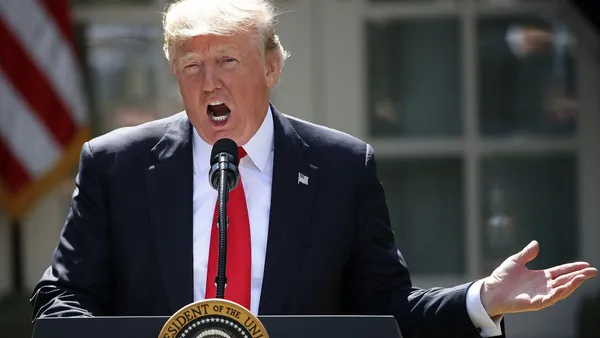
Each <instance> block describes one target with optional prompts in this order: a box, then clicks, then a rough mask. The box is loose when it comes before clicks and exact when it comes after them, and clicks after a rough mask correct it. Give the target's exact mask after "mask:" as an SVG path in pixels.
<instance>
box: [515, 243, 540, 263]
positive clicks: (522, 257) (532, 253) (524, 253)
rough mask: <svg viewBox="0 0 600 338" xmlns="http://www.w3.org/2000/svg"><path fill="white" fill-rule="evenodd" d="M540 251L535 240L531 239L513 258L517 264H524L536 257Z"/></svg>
mask: <svg viewBox="0 0 600 338" xmlns="http://www.w3.org/2000/svg"><path fill="white" fill-rule="evenodd" d="M539 252H540V245H539V243H538V242H537V241H531V242H530V243H529V244H527V246H526V247H525V248H523V250H521V251H520V252H519V253H517V254H515V256H514V260H515V262H516V263H518V264H522V265H525V264H527V263H528V262H531V261H532V260H533V259H534V258H536V257H537V255H538V253H539Z"/></svg>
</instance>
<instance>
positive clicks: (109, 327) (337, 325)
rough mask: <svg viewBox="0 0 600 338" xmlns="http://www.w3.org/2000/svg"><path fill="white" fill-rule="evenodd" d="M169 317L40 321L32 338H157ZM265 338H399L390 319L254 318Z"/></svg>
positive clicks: (368, 317) (347, 317) (386, 317)
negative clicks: (267, 336)
mask: <svg viewBox="0 0 600 338" xmlns="http://www.w3.org/2000/svg"><path fill="white" fill-rule="evenodd" d="M168 319H169V317H95V318H88V317H73V318H40V319H38V320H37V321H36V325H35V327H34V331H33V338H81V337H85V338H106V337H111V338H158V336H159V333H160V331H161V328H162V327H163V325H164V324H165V323H166V322H167V320H168ZM258 319H259V320H260V321H261V322H262V323H263V325H264V326H265V328H266V329H267V331H268V333H269V338H306V337H311V338H326V337H327V338H330V337H336V338H345V337H347V338H352V337H356V338H358V337H361V338H362V337H378V338H402V334H401V333H400V329H399V328H398V324H397V323H396V320H395V319H394V317H392V316H258Z"/></svg>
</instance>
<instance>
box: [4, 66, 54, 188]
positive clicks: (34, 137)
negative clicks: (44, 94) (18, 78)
mask: <svg viewBox="0 0 600 338" xmlns="http://www.w3.org/2000/svg"><path fill="white" fill-rule="evenodd" d="M47 115H48V116H52V114H47ZM0 136H2V139H3V140H4V141H5V147H6V148H7V149H9V150H10V153H11V154H13V155H12V157H14V158H15V159H16V160H18V161H19V163H20V165H21V166H22V167H23V168H24V170H25V171H26V172H27V173H28V176H31V177H39V176H41V175H42V174H44V172H45V171H47V170H48V169H50V167H51V166H52V165H53V164H54V162H56V161H57V160H58V158H59V157H60V152H61V147H60V145H58V144H57V143H56V142H55V141H54V140H53V138H52V136H51V135H50V134H49V133H48V131H47V129H45V128H43V125H42V124H41V123H40V122H39V120H38V116H37V115H36V114H34V113H32V112H31V111H30V110H29V107H28V106H27V105H25V104H24V102H23V100H22V98H21V95H19V93H17V92H16V91H15V89H14V88H13V87H12V86H11V84H10V82H8V81H7V78H6V77H5V76H4V74H3V72H2V69H0ZM0 159H2V157H0ZM2 160H3V161H4V159H2Z"/></svg>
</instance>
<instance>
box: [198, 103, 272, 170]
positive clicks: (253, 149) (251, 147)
mask: <svg viewBox="0 0 600 338" xmlns="http://www.w3.org/2000/svg"><path fill="white" fill-rule="evenodd" d="M272 114H273V113H272V111H271V107H270V106H269V110H268V111H267V114H266V116H265V119H264V120H263V123H262V124H261V126H260V128H258V130H257V131H256V133H255V134H254V136H252V138H250V140H249V141H248V142H247V143H246V144H245V145H243V147H244V150H245V151H246V153H247V154H248V155H247V156H246V157H245V158H244V159H246V158H249V159H250V160H251V162H252V163H254V165H255V166H256V167H257V168H258V169H259V170H260V171H265V169H266V166H267V161H268V159H269V155H270V154H271V151H272V150H273V130H274V127H273V115H272ZM193 132H194V137H193V141H192V144H193V149H194V157H195V159H194V161H195V162H196V165H198V168H199V169H200V170H201V171H204V170H208V169H209V168H210V153H211V151H212V146H211V145H210V144H208V143H206V141H204V140H203V139H202V138H201V137H200V136H199V135H198V132H197V131H196V128H193ZM244 159H242V161H245V160H244ZM240 164H241V163H240Z"/></svg>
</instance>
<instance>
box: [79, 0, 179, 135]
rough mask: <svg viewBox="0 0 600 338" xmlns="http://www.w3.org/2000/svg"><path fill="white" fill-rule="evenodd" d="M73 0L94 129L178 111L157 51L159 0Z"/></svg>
mask: <svg viewBox="0 0 600 338" xmlns="http://www.w3.org/2000/svg"><path fill="white" fill-rule="evenodd" d="M74 3H75V5H76V6H75V18H76V21H77V24H78V36H79V40H80V43H79V47H80V49H81V50H82V54H83V59H84V60H83V63H84V65H85V73H86V79H87V83H88V86H89V88H90V90H89V92H90V93H91V97H90V101H91V106H92V107H91V110H92V127H93V132H94V134H103V133H106V132H108V131H110V130H113V129H115V128H118V127H123V126H131V125H136V124H140V123H143V122H147V121H151V120H154V119H156V118H160V117H164V116H167V115H170V114H173V113H175V112H177V111H180V109H181V101H180V98H179V94H178V90H177V85H176V83H175V79H174V77H173V76H172V74H170V69H169V64H168V61H167V60H166V58H165V57H164V56H163V52H162V30H161V22H160V17H159V16H158V15H157V11H156V10H155V9H156V8H162V7H163V5H161V3H160V1H156V0H152V1H151V0H128V1H122V0H121V1H117V0H114V1H107V2H104V1H102V2H101V1H93V0H77V1H74ZM88 5H93V6H92V7H88ZM90 8H91V9H90Z"/></svg>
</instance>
